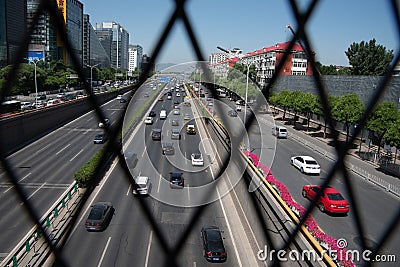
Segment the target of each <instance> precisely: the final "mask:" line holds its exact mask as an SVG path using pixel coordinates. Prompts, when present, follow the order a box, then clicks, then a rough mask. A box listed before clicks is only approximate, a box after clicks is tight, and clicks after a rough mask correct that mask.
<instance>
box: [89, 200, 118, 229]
mask: <svg viewBox="0 0 400 267" xmlns="http://www.w3.org/2000/svg"><path fill="white" fill-rule="evenodd" d="M113 214H114V207H113V205H112V204H111V202H97V203H96V204H94V205H92V206H91V209H90V213H89V216H88V217H87V219H86V221H85V227H86V230H88V231H102V230H104V229H105V228H107V226H108V224H109V223H110V221H111V218H112V216H113Z"/></svg>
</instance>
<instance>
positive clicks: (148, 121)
mask: <svg viewBox="0 0 400 267" xmlns="http://www.w3.org/2000/svg"><path fill="white" fill-rule="evenodd" d="M144 123H145V124H153V117H147V118H146V119H145V120H144Z"/></svg>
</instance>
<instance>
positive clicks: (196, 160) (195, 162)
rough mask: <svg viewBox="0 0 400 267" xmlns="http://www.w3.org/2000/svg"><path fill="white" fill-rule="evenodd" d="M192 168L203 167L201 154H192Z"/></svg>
mask: <svg viewBox="0 0 400 267" xmlns="http://www.w3.org/2000/svg"><path fill="white" fill-rule="evenodd" d="M190 157H191V159H192V166H204V160H203V156H202V155H201V153H193V154H192V155H191V156H190Z"/></svg>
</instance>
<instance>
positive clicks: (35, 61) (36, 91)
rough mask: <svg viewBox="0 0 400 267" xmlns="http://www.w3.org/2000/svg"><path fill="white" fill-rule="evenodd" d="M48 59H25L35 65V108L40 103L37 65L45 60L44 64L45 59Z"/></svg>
mask: <svg viewBox="0 0 400 267" xmlns="http://www.w3.org/2000/svg"><path fill="white" fill-rule="evenodd" d="M45 58H46V57H44V58H35V59H33V60H30V59H28V58H25V59H26V60H28V61H29V63H33V65H35V71H34V82H35V108H37V101H38V88H37V80H36V64H37V63H38V62H39V61H41V60H43V62H44V59H45Z"/></svg>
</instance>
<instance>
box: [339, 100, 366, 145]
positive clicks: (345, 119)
mask: <svg viewBox="0 0 400 267" xmlns="http://www.w3.org/2000/svg"><path fill="white" fill-rule="evenodd" d="M363 112H364V104H363V102H362V101H361V99H360V98H359V97H358V95H356V94H348V95H344V96H342V97H341V98H340V100H339V101H338V102H337V103H336V104H335V106H333V108H332V116H333V118H334V119H336V120H337V121H340V122H342V123H344V125H345V126H346V142H347V141H348V140H349V130H350V126H351V125H352V124H354V123H355V122H356V121H358V120H359V119H360V117H361V115H362V114H363Z"/></svg>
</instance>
